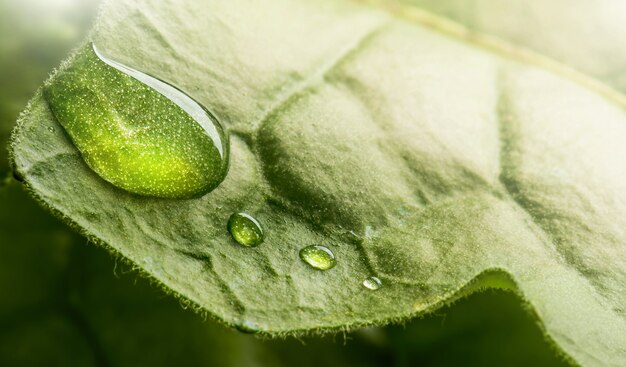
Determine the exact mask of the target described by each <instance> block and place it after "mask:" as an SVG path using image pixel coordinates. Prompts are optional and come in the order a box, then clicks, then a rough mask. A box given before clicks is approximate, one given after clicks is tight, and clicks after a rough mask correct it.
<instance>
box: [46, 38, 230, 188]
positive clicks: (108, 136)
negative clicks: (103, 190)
mask: <svg viewBox="0 0 626 367" xmlns="http://www.w3.org/2000/svg"><path fill="white" fill-rule="evenodd" d="M44 96H45V98H46V100H47V101H48V104H49V105H50V108H51V110H52V112H53V114H54V116H55V117H56V119H57V121H58V122H59V124H60V125H61V126H62V127H63V128H64V129H65V131H66V132H67V134H68V135H69V137H70V139H71V140H72V142H73V143H74V145H75V146H76V148H77V149H78V150H79V151H80V153H81V155H82V157H83V159H84V160H85V162H86V163H87V165H88V166H89V167H91V169H93V170H94V171H95V172H96V173H98V174H99V175H100V176H101V177H102V178H103V179H105V180H106V181H108V182H110V183H112V184H113V185H115V186H117V187H120V188H122V189H125V190H127V191H130V192H132V193H136V194H140V195H146V196H155V197H162V198H193V197H198V196H201V195H204V194H206V193H207V192H209V191H211V190H213V189H214V188H215V187H217V185H219V184H220V182H222V181H223V179H224V177H225V176H226V172H227V171H228V142H227V139H226V136H225V135H224V133H223V131H222V128H221V126H220V124H219V122H218V121H217V119H216V118H215V116H213V114H211V113H210V112H209V111H208V110H207V109H206V108H204V107H203V106H202V105H200V104H199V103H198V102H196V101H195V100H194V99H192V98H191V97H190V96H188V95H187V94H185V93H184V92H182V91H181V90H180V89H177V88H176V87H173V86H172V85H170V84H168V83H165V82H163V81H161V80H159V79H157V78H154V77H152V76H150V75H147V74H144V73H142V72H140V71H137V70H135V69H132V68H130V67H128V66H125V65H123V64H121V63H119V62H116V61H113V60H110V59H108V58H106V57H104V56H103V55H102V54H100V53H99V52H98V50H97V49H96V48H95V46H93V45H92V47H89V46H86V47H85V48H83V49H82V50H81V51H79V52H78V53H77V54H76V56H75V57H74V59H73V60H72V64H71V66H70V67H68V68H67V69H62V70H61V71H60V72H58V73H57V75H56V76H55V77H54V78H53V79H52V81H51V82H50V83H48V84H47V85H46V86H45V87H44Z"/></svg>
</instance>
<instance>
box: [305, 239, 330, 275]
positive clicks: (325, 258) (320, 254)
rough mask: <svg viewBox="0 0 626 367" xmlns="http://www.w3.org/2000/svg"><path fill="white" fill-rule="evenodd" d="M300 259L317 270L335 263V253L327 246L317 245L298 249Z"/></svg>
mask: <svg viewBox="0 0 626 367" xmlns="http://www.w3.org/2000/svg"><path fill="white" fill-rule="evenodd" d="M300 259H302V261H304V262H305V263H307V264H309V265H310V266H311V267H312V268H314V269H317V270H328V269H331V268H333V267H334V266H335V265H336V264H337V262H336V261H335V254H333V252H332V251H331V250H330V249H329V248H328V247H326V246H319V245H313V246H307V247H305V248H303V249H302V250H300Z"/></svg>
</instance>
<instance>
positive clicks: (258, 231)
mask: <svg viewBox="0 0 626 367" xmlns="http://www.w3.org/2000/svg"><path fill="white" fill-rule="evenodd" d="M227 227H228V232H230V235H231V236H233V239H234V240H235V241H237V243H239V244H240V245H243V246H248V247H254V246H258V245H260V244H261V242H263V238H264V236H263V228H261V224H260V223H259V222H258V221H257V220H256V219H255V218H254V217H252V216H251V215H249V214H246V213H234V214H233V215H231V216H230V219H228V225H227Z"/></svg>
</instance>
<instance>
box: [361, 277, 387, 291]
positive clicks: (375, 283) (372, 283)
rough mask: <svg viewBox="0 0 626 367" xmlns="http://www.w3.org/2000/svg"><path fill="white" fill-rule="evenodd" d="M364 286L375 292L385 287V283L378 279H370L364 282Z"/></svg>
mask: <svg viewBox="0 0 626 367" xmlns="http://www.w3.org/2000/svg"><path fill="white" fill-rule="evenodd" d="M362 284H363V286H364V287H365V288H367V289H369V290H372V291H375V290H377V289H379V288H380V287H382V286H383V282H382V281H381V280H380V279H379V278H377V277H369V278H367V279H365V280H364V281H363V283H362Z"/></svg>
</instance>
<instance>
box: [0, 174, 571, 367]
mask: <svg viewBox="0 0 626 367" xmlns="http://www.w3.org/2000/svg"><path fill="white" fill-rule="evenodd" d="M0 202H2V203H3V207H2V210H1V211H0V238H2V239H3V241H2V242H0V293H1V294H3V298H2V302H0V326H2V327H1V328H0V365H3V366H41V365H45V366H51V367H53V366H72V365H80V366H137V365H150V366H171V365H174V364H178V365H180V364H182V365H203V366H265V367H272V366H294V365H298V366H304V367H308V366H311V367H313V366H320V365H322V366H349V365H358V366H381V365H387V366H402V365H416V364H420V363H423V361H425V360H430V361H433V363H436V364H437V365H438V366H457V365H459V364H465V365H481V366H485V365H507V366H512V365H519V366H526V365H533V366H555V365H558V364H562V363H559V362H560V361H559V360H557V359H556V358H555V356H554V354H553V353H552V351H551V350H550V349H549V348H547V346H546V345H545V343H544V342H543V340H542V335H541V331H540V330H539V329H538V328H537V326H536V325H535V324H534V323H533V322H532V320H530V317H529V316H528V315H527V314H526V313H525V312H523V310H522V309H521V308H520V307H519V300H518V299H517V298H516V297H514V296H513V295H512V294H505V293H503V292H498V293H493V294H489V293H481V294H480V295H477V296H473V297H471V298H468V299H467V300H466V301H464V302H461V303H459V304H457V305H455V306H454V307H452V308H450V309H444V310H440V311H439V312H437V314H436V315H433V316H430V317H426V318H424V319H421V320H415V321H413V322H411V323H409V324H408V325H405V326H402V327H399V326H396V327H389V328H386V329H378V328H373V329H366V330H359V331H357V332H355V333H352V334H349V335H344V336H343V337H341V336H338V337H335V336H332V335H329V336H326V337H324V338H319V337H315V338H307V339H304V340H296V339H293V338H291V339H288V340H261V339H258V338H256V337H254V336H253V335H245V334H242V333H238V332H236V331H234V330H229V329H226V328H224V327H222V326H219V325H217V324H216V323H214V322H211V321H207V320H202V319H201V318H200V317H199V316H197V315H195V314H193V313H192V312H191V311H190V310H183V309H182V308H181V307H180V305H179V304H178V303H177V302H176V300H175V299H173V298H171V297H163V295H162V294H161V292H160V291H159V290H158V289H155V288H154V287H151V286H150V284H148V282H147V281H146V280H143V279H136V275H135V273H134V272H132V271H131V269H129V268H128V267H127V266H125V265H124V264H117V263H116V262H114V261H113V259H111V258H110V257H109V256H107V254H106V253H105V252H104V251H102V250H101V249H99V248H96V247H95V246H91V245H87V244H85V243H84V242H85V240H84V239H82V238H80V237H79V236H77V235H76V234H73V233H72V232H71V231H69V230H68V229H67V228H66V227H65V226H64V225H62V224H61V223H59V222H58V221H55V220H53V219H52V218H51V217H50V216H49V215H48V214H47V213H46V212H45V211H43V209H42V208H40V207H38V206H37V205H36V203H35V202H34V201H33V200H32V199H30V198H29V197H28V196H27V195H26V193H25V192H24V191H23V190H21V189H20V188H19V187H18V185H16V184H15V183H13V184H10V185H9V186H7V187H5V188H2V189H0ZM112 269H114V271H112ZM467 335H472V337H471V338H470V340H468V338H467V337H466V336H467ZM442 348H445V349H447V350H449V351H450V353H443V354H441V353H440V350H441V349H442ZM34 349H36V350H37V353H33V352H32V351H33V350H34ZM493 349H496V351H495V352H494V351H493Z"/></svg>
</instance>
